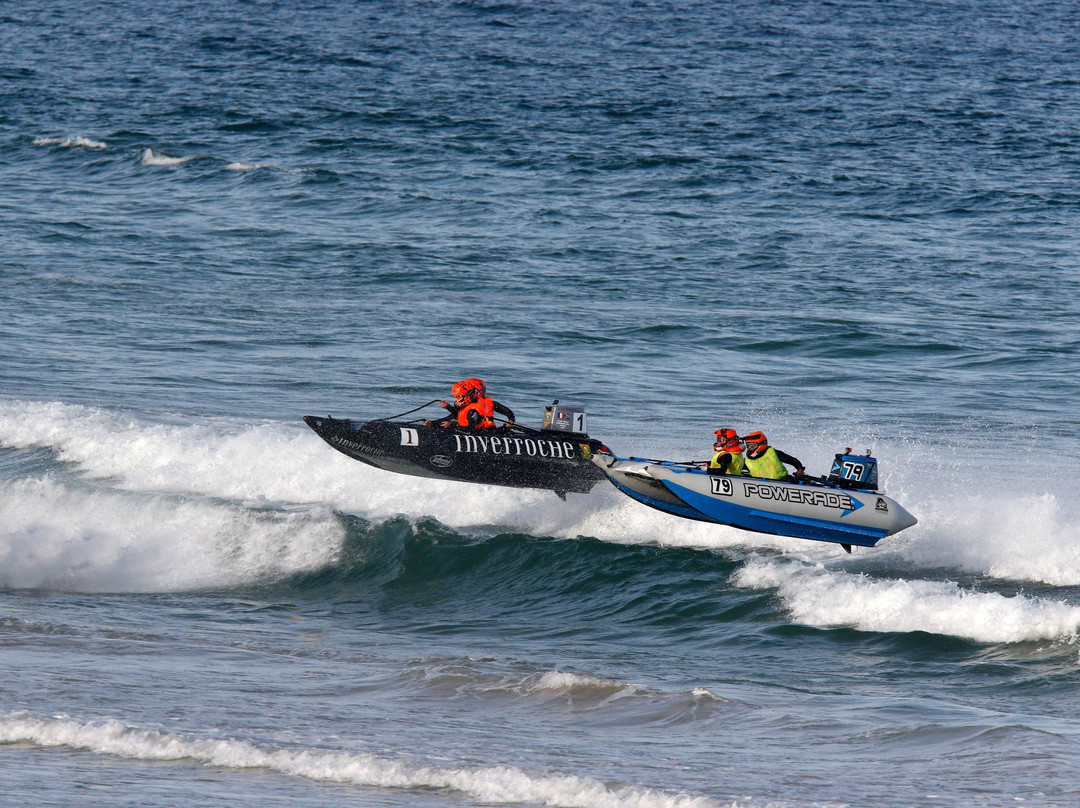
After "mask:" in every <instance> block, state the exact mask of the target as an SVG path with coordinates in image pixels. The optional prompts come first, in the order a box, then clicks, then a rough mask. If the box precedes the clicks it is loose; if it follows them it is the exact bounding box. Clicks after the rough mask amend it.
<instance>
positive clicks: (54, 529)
mask: <svg viewBox="0 0 1080 808" xmlns="http://www.w3.org/2000/svg"><path fill="white" fill-rule="evenodd" d="M344 533H345V530H344V527H343V525H342V524H341V522H340V521H339V520H338V519H337V518H336V517H335V516H334V515H333V514H332V513H331V512H330V511H329V510H328V509H325V508H323V509H316V510H314V511H307V512H302V513H287V512H280V511H278V512H274V511H258V510H252V509H250V508H246V507H242V506H238V505H225V504H221V503H215V502H207V501H201V500H200V501H185V500H177V499H176V498H175V497H166V496H160V495H158V496H145V495H133V494H129V493H124V492H118V491H102V490H95V489H91V488H88V487H85V486H78V485H71V484H65V483H60V482H57V481H55V480H51V479H40V480H19V481H12V482H6V483H3V484H0V588H4V589H56V590H64V591H81V592H163V591H181V590H191V589H200V588H206V587H212V586H237V585H243V584H250V583H255V582H265V581H268V580H275V579H279V578H281V577H283V576H286V575H290V574H295V573H297V572H303V571H309V570H315V569H321V568H323V567H325V566H327V565H329V564H332V563H333V562H334V560H335V558H336V556H337V553H338V551H339V549H340V547H341V545H342V542H343V540H344Z"/></svg>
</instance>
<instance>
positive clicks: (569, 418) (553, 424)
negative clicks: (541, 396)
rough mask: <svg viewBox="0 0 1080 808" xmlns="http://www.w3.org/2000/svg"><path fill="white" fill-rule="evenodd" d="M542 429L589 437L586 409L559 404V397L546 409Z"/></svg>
mask: <svg viewBox="0 0 1080 808" xmlns="http://www.w3.org/2000/svg"><path fill="white" fill-rule="evenodd" d="M540 431H541V432H561V433H563V434H565V435H574V436H576V437H580V438H587V437H589V429H588V422H587V421H586V418H585V410H583V409H582V408H581V407H571V406H568V405H566V404H559V399H555V400H554V401H553V402H551V403H550V404H549V405H548V406H547V408H546V409H545V410H544V424H543V426H541V427H540Z"/></svg>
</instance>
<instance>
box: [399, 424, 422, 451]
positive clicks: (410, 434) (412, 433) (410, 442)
mask: <svg viewBox="0 0 1080 808" xmlns="http://www.w3.org/2000/svg"><path fill="white" fill-rule="evenodd" d="M400 429H401V445H402V446H419V445H420V435H419V434H418V433H417V431H416V430H415V429H409V428H408V427H404V426H403V427H400Z"/></svg>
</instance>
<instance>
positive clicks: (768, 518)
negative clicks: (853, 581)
mask: <svg viewBox="0 0 1080 808" xmlns="http://www.w3.org/2000/svg"><path fill="white" fill-rule="evenodd" d="M594 462H596V464H597V466H599V467H600V468H602V469H603V470H604V471H605V473H606V474H607V475H608V479H609V480H610V481H611V482H612V483H613V484H614V485H615V486H616V487H617V488H619V489H620V490H621V491H623V492H624V493H626V494H628V495H629V496H631V497H633V498H634V499H636V500H637V501H638V502H641V503H643V504H645V505H648V506H650V507H652V508H656V509H658V510H661V511H665V512H666V513H673V514H675V515H677V516H683V517H686V518H690V519H697V520H700V521H706V522H716V523H718V524H724V525H730V526H731V527H736V528H740V529H742V530H751V531H754V532H757V533H770V534H774V535H778V536H790V537H793V538H800V539H812V540H815V541H827V542H835V543H837V544H842V545H844V546H845V547H850V546H851V545H857V546H860V547H873V546H874V545H875V544H877V542H878V541H880V540H881V539H883V538H884V537H885V536H891V535H893V534H894V533H897V532H899V531H901V530H904V529H905V528H908V527H911V526H912V525H914V524H916V523H917V521H918V520H916V519H915V517H914V516H912V515H911V514H910V513H909V512H908V511H907V510H905V509H904V508H903V507H902V506H901V505H900V504H898V503H897V502H896V501H895V500H893V499H891V498H890V497H887V496H885V495H884V494H882V493H879V492H875V491H861V490H852V489H846V488H840V487H835V486H831V485H826V484H822V483H819V482H816V481H806V482H779V481H777V480H765V479H760V478H756V477H737V476H730V475H711V474H709V473H707V472H706V471H705V470H704V469H702V468H699V467H697V466H693V465H689V464H683V463H668V462H663V461H642V460H639V459H636V458H630V459H626V460H623V459H619V458H614V457H612V456H610V455H608V456H604V455H600V456H598V457H597V458H596V459H595V461H594ZM661 487H662V490H661Z"/></svg>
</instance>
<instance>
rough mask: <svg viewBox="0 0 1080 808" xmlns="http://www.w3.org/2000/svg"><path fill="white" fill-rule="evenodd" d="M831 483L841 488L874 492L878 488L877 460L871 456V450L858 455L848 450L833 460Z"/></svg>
mask: <svg viewBox="0 0 1080 808" xmlns="http://www.w3.org/2000/svg"><path fill="white" fill-rule="evenodd" d="M829 482H830V483H832V484H833V485H836V486H839V487H840V488H854V489H856V490H859V491H874V490H876V489H877V487H878V475H877V460H876V459H875V458H873V457H871V456H870V450H869V449H867V450H866V454H864V455H857V454H852V453H851V449H850V448H847V449H845V450H844V451H843V452H842V453H839V454H837V455H836V457H835V459H834V460H833V464H832V469H831V470H830V471H829Z"/></svg>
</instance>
